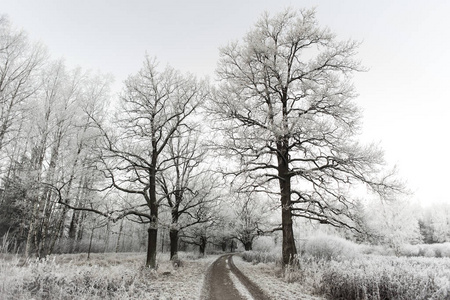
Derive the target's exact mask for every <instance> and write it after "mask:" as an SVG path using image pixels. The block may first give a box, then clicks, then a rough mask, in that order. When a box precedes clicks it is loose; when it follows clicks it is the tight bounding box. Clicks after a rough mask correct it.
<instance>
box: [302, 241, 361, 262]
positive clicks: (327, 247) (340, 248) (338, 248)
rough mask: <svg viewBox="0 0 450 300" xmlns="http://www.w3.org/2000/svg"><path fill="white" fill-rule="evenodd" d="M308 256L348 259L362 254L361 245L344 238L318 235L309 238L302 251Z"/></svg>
mask: <svg viewBox="0 0 450 300" xmlns="http://www.w3.org/2000/svg"><path fill="white" fill-rule="evenodd" d="M301 253H302V254H304V255H306V256H308V255H309V256H312V257H314V258H316V259H324V260H332V259H342V258H345V259H348V258H353V257H356V256H358V255H359V254H360V249H359V245H357V244H355V243H353V242H350V241H347V240H345V239H343V238H340V237H336V236H328V235H318V236H316V237H311V238H309V239H308V240H307V241H306V243H305V244H304V249H302V251H301Z"/></svg>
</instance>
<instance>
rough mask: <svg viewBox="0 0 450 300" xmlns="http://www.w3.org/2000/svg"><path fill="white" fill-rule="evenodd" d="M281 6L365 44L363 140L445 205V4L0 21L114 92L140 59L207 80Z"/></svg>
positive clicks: (199, 5)
mask: <svg viewBox="0 0 450 300" xmlns="http://www.w3.org/2000/svg"><path fill="white" fill-rule="evenodd" d="M289 6H290V7H293V8H303V7H304V8H309V7H312V6H315V7H316V8H317V17H318V19H319V22H320V24H321V25H323V26H328V27H330V28H331V30H332V31H334V32H335V33H337V35H338V37H339V38H341V39H348V38H353V39H357V40H361V41H363V44H362V46H361V47H360V52H359V56H358V58H360V59H361V61H362V62H363V65H365V66H366V67H368V68H369V69H370V70H369V72H366V73H361V74H357V75H356V76H355V80H354V84H355V86H356V88H357V90H358V92H359V94H360V96H359V98H358V100H357V101H358V103H359V105H360V106H361V107H362V108H363V110H364V132H363V137H362V138H363V140H364V141H369V142H370V141H375V142H379V143H380V145H381V146H382V148H384V150H385V153H386V158H387V159H388V161H389V162H390V163H391V164H396V165H397V166H398V167H399V171H400V172H399V174H400V176H401V177H402V178H403V179H405V180H407V182H408V185H409V187H410V189H411V190H413V191H414V192H415V195H414V196H413V199H414V200H418V201H420V202H421V203H424V204H425V203H429V202H447V203H450V196H449V195H448V193H447V186H446V185H447V184H449V182H448V180H449V179H450V178H449V177H450V176H449V175H448V173H447V172H450V156H449V155H450V153H449V146H450V142H449V134H448V132H447V131H448V129H450V115H449V109H450V101H449V100H450V99H449V98H450V96H449V95H450V68H449V67H450V1H446V0H439V1H438V0H436V1H433V0H428V1H417V0H416V1H414V0H401V1H390V0H381V1H380V0H378V1H361V0H341V1H333V0H328V1H325V0H324V1H312V0H308V1H306V0H305V1H289V0H276V1H275V0H273V1H262V0H251V1H250V0H245V1H244V0H232V1H228V0H227V1H223V0H222V1H213V0H196V1H181V0H180V1H170V0H164V1H163V0H160V1H153V0H147V1H145V0H123V1H117V0H113V1H111V0H110V1H107V0H104V1H100V0H91V1H88V0H77V1H68V0H47V1H44V0H34V1H33V0H30V1H22V0H0V14H7V15H9V17H10V19H11V21H12V22H13V24H14V25H15V26H17V27H19V28H23V29H24V30H25V31H27V32H28V33H29V35H30V37H31V39H33V40H40V41H42V42H43V43H44V44H45V45H46V46H47V47H48V49H49V51H50V53H51V55H52V58H54V59H57V58H61V57H63V58H64V59H65V61H66V63H67V64H68V65H69V66H81V67H83V68H84V69H92V70H95V71H96V70H99V71H101V72H104V73H111V74H112V75H114V77H115V78H116V82H115V85H114V87H115V88H116V89H117V90H118V89H120V87H121V83H122V82H123V80H124V79H125V78H126V77H127V76H128V75H129V74H132V73H135V72H137V71H138V70H139V68H140V67H141V64H142V62H143V59H144V55H145V53H146V52H147V53H148V54H149V55H150V56H156V57H157V58H158V59H159V60H160V62H161V63H162V64H163V65H164V64H167V63H168V64H170V65H172V66H173V67H175V68H177V69H180V70H182V71H189V72H192V73H194V74H197V75H199V76H205V75H209V76H210V77H214V69H215V67H216V63H217V59H218V48H219V47H220V46H224V45H225V44H227V43H228V42H229V41H231V40H238V39H241V38H242V37H243V36H244V34H245V33H246V32H247V31H248V30H249V29H250V28H251V26H252V25H253V24H254V23H255V22H256V21H257V19H258V18H259V16H260V15H261V13H262V12H263V11H265V10H267V11H269V12H278V11H281V10H283V9H284V8H286V7H289Z"/></svg>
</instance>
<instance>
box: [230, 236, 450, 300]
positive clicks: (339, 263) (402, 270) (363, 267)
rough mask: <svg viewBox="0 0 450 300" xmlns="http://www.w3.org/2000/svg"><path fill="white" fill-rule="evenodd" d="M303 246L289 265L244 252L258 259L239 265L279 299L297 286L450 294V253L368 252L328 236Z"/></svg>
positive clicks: (389, 294)
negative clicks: (438, 254) (376, 253)
mask: <svg viewBox="0 0 450 300" xmlns="http://www.w3.org/2000/svg"><path fill="white" fill-rule="evenodd" d="M299 248H300V249H301V251H300V255H299V256H298V264H297V265H296V266H294V267H290V268H286V269H285V270H282V268H281V266H280V264H279V263H277V262H279V257H276V256H274V255H273V254H272V253H270V252H269V253H255V252H250V253H244V254H243V258H244V260H245V261H249V262H252V263H246V262H245V261H243V260H241V261H240V262H238V263H237V264H239V266H238V267H239V268H241V269H243V271H244V272H246V273H249V274H250V275H248V276H249V277H250V278H252V277H253V278H256V281H257V282H258V284H259V285H260V287H261V288H263V289H264V290H265V291H266V292H268V293H269V294H271V295H272V296H273V297H274V298H276V295H277V293H280V295H282V296H280V297H279V298H277V299H290V296H289V293H291V296H292V295H293V297H294V296H295V294H292V293H295V292H296V291H297V292H301V293H304V294H313V295H316V296H319V297H324V298H327V299H450V258H446V257H438V258H436V257H395V256H381V255H373V254H371V255H367V254H365V251H364V247H361V246H359V245H356V244H352V243H351V242H349V241H346V240H343V239H339V238H336V237H331V238H329V237H326V236H318V237H315V238H312V239H309V240H308V241H306V242H305V243H303V244H302V245H301V246H300V247H299ZM430 256H431V255H430ZM268 258H270V259H268ZM260 280H261V282H260ZM270 280H273V282H274V283H273V284H271V283H270ZM281 286H282V287H283V288H281V289H280V288H278V287H281ZM271 290H272V291H273V292H271ZM283 290H285V292H283ZM294 298H295V297H294ZM291 299H293V298H292V297H291ZM300 299H303V298H300ZM305 299H307V298H305Z"/></svg>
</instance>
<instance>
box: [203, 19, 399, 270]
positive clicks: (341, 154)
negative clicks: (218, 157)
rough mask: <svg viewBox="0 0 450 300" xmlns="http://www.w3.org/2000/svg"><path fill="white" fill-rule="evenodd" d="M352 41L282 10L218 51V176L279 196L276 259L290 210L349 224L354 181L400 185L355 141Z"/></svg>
mask: <svg viewBox="0 0 450 300" xmlns="http://www.w3.org/2000/svg"><path fill="white" fill-rule="evenodd" d="M357 46H358V43H357V42H354V41H338V40H337V39H336V37H335V35H334V34H332V33H331V32H330V31H329V30H328V29H324V28H321V27H319V26H318V24H317V21H316V19H315V12H314V10H301V11H299V12H292V11H290V10H286V11H284V12H283V13H280V14H277V15H275V16H273V17H271V16H269V14H267V13H266V14H264V15H263V16H262V17H261V19H260V20H259V21H258V22H257V23H256V25H255V27H254V29H253V30H251V31H250V32H249V33H248V34H247V35H246V36H245V38H244V40H243V42H242V43H239V42H235V43H230V44H229V45H228V46H226V47H223V48H222V49H221V50H220V54H221V58H220V62H219V67H218V70H217V73H218V76H219V78H220V79H221V81H222V83H221V85H220V86H219V87H218V89H217V91H216V92H215V97H214V103H213V105H212V108H211V109H212V111H213V112H214V114H215V115H216V116H217V120H216V121H217V122H219V121H221V122H220V125H218V126H217V127H220V128H219V129H221V132H222V140H223V142H222V140H220V139H217V144H218V146H219V147H220V148H221V149H223V150H226V152H227V153H228V155H230V156H231V157H232V158H234V159H235V160H236V163H235V164H234V165H232V166H231V167H229V168H228V170H226V172H227V173H229V174H234V175H236V176H238V177H241V178H244V179H245V180H244V181H245V184H244V185H242V186H241V189H242V190H247V191H253V192H264V193H266V194H268V195H271V196H276V195H278V197H279V203H280V207H281V215H282V231H283V246H282V254H283V255H282V256H283V263H284V265H287V264H289V263H291V262H292V261H293V259H294V256H295V254H296V246H295V241H294V233H293V229H292V218H293V217H294V216H300V217H305V218H309V219H314V220H318V221H320V222H322V223H328V224H331V225H334V226H345V227H349V228H356V227H355V226H354V224H353V223H352V207H353V205H354V202H353V198H352V197H351V193H350V192H349V191H350V190H351V187H352V186H353V185H354V184H357V183H358V184H364V185H367V186H368V187H370V188H371V189H372V190H374V191H376V192H378V193H379V194H380V195H382V196H386V195H387V194H388V193H389V192H391V191H393V190H396V189H397V188H399V186H398V185H397V184H396V183H395V182H391V181H389V180H390V177H391V175H392V174H391V173H388V174H387V175H380V174H381V173H380V172H379V171H381V170H382V166H383V163H384V162H383V159H382V152H381V151H379V150H378V149H377V148H376V147H374V146H373V145H371V146H361V145H359V144H358V143H357V141H356V140H355V135H356V134H357V133H358V129H359V126H358V122H359V120H360V114H359V111H358V108H357V107H356V106H355V104H354V102H353V98H355V92H354V89H353V86H352V85H351V84H350V82H349V80H350V76H351V74H352V73H353V72H354V71H359V70H361V69H362V68H361V67H360V64H359V63H358V62H357V61H356V60H355V59H354V55H355V53H356V49H357ZM218 124H219V123H218Z"/></svg>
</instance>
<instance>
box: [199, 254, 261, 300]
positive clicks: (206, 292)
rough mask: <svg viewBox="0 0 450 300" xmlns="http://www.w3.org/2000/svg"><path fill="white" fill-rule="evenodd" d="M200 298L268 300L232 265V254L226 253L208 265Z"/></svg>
mask: <svg viewBox="0 0 450 300" xmlns="http://www.w3.org/2000/svg"><path fill="white" fill-rule="evenodd" d="M202 299H209V300H228V299H229V300H240V299H241V300H244V299H254V300H266V299H267V300H268V299H269V298H268V297H267V296H266V295H265V294H264V293H263V292H262V290H261V289H260V288H259V287H258V286H257V285H256V284H255V283H253V282H252V281H251V280H250V279H249V278H248V277H246V276H245V275H244V274H242V272H241V271H239V269H238V268H237V267H236V266H235V265H234V263H233V254H226V255H223V256H221V257H219V258H218V259H217V260H216V261H215V262H214V263H212V265H211V266H210V267H209V269H208V273H207V274H206V278H205V286H204V289H203V294H202Z"/></svg>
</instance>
